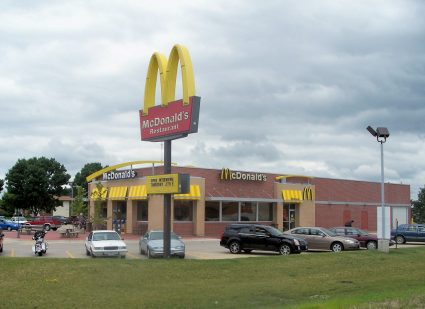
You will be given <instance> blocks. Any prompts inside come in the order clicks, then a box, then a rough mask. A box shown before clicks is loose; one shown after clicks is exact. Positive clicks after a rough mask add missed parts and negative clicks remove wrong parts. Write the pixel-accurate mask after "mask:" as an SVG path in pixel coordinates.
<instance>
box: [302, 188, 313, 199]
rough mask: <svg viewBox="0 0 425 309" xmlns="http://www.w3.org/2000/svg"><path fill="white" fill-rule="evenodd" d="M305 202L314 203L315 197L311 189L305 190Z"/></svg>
mask: <svg viewBox="0 0 425 309" xmlns="http://www.w3.org/2000/svg"><path fill="white" fill-rule="evenodd" d="M303 200H304V201H312V200H314V197H313V190H312V189H311V187H305V188H304V190H303Z"/></svg>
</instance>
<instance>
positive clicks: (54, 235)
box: [3, 231, 140, 240]
mask: <svg viewBox="0 0 425 309" xmlns="http://www.w3.org/2000/svg"><path fill="white" fill-rule="evenodd" d="M3 233H4V238H5V239H7V238H9V239H14V240H32V236H33V235H34V234H22V233H19V238H18V232H16V231H10V232H9V231H3ZM87 235H89V232H85V233H84V232H81V233H80V234H79V235H78V237H72V238H67V237H63V236H61V235H60V234H59V232H58V231H48V232H47V233H46V236H45V238H44V239H45V240H64V239H72V240H85V239H86V237H87ZM121 237H122V238H124V239H125V240H126V239H128V240H138V239H139V238H140V235H134V234H124V233H122V234H121Z"/></svg>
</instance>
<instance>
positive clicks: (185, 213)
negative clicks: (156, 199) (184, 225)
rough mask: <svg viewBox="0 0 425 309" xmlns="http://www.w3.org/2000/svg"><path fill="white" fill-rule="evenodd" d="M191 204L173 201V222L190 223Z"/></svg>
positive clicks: (191, 214)
mask: <svg viewBox="0 0 425 309" xmlns="http://www.w3.org/2000/svg"><path fill="white" fill-rule="evenodd" d="M192 218H193V202H192V201H179V200H174V221H192Z"/></svg>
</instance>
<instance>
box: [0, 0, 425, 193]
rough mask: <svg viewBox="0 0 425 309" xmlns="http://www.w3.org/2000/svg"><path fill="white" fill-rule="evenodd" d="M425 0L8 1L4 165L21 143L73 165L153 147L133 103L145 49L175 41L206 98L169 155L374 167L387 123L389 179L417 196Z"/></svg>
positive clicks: (156, 153) (0, 127)
mask: <svg viewBox="0 0 425 309" xmlns="http://www.w3.org/2000/svg"><path fill="white" fill-rule="evenodd" d="M424 13H425V4H424V3H423V2H422V1H419V0H418V1H403V2H399V1H384V0H382V1H374V2H372V3H371V2H359V1H356V2H353V1H343V2H335V1H330V0H329V1H320V2H317V1H303V2H299V1H267V3H263V2H261V1H258V0H249V1H243V2H238V1H235V2H228V1H214V2H211V1H196V2H193V1H179V2H175V1H161V2H155V1H131V0H127V1H119V2H107V3H105V2H104V1H99V0H98V1H90V2H87V1H81V0H74V1H68V2H66V3H65V2H57V1H42V2H37V1H35V2H34V1H19V2H16V1H2V3H1V4H0V40H1V42H2V43H1V44H0V53H1V54H2V57H1V58H0V66H1V67H2V70H1V72H0V107H1V112H0V143H1V145H2V148H1V151H0V178H1V177H3V176H4V174H5V173H6V172H7V170H8V169H9V168H10V167H11V166H12V165H13V164H14V163H15V162H16V160H17V159H18V158H21V157H31V156H40V155H45V156H48V157H55V158H56V159H58V160H59V161H60V162H61V163H63V164H64V165H65V166H66V167H67V168H68V170H69V171H70V173H71V174H73V173H75V172H76V171H78V170H79V169H80V168H81V167H82V166H83V165H84V164H85V163H87V162H92V161H96V162H102V163H103V164H109V165H111V164H116V163H120V162H125V161H132V160H143V159H146V160H148V159H159V158H161V156H162V154H161V144H159V143H146V142H143V143H142V142H141V141H140V136H139V127H138V126H139V124H138V118H137V117H138V114H137V113H138V110H139V109H140V108H141V106H142V101H143V92H144V80H145V77H146V71H147V66H148V61H149V58H150V56H151V54H152V53H153V52H154V51H160V52H162V53H163V54H165V55H167V56H168V53H169V51H170V49H171V47H172V46H173V44H175V43H181V44H184V45H186V46H187V47H188V48H189V50H190V52H191V56H192V61H193V64H194V70H195V78H196V87H197V94H198V95H200V96H201V97H202V101H201V115H200V128H199V133H198V134H196V135H193V136H190V137H188V138H187V139H182V140H177V141H175V142H174V143H173V161H176V162H178V163H180V164H182V165H185V164H188V165H198V166H204V167H213V168H221V167H222V166H229V167H231V168H235V169H236V168H237V169H248V170H259V171H270V172H278V173H306V174H310V175H313V176H323V177H335V178H349V179H365V180H371V181H379V145H378V143H376V141H374V140H373V138H372V137H371V136H370V135H368V132H367V131H366V130H365V128H366V126H367V125H372V126H375V127H376V126H387V127H388V128H389V129H390V131H391V137H390V139H389V141H388V143H386V144H385V154H386V157H385V158H386V169H387V170H388V171H387V172H386V176H387V179H388V181H392V182H397V183H399V182H403V183H410V184H411V186H412V197H416V192H417V190H418V188H419V187H421V186H422V185H423V183H424V176H425V175H424V173H423V172H422V171H423V170H425V163H423V160H422V159H421V158H423V155H424V152H425V146H424V132H425V125H424V123H425V122H424V121H423V119H424V117H425V108H424V107H423V102H424V98H425V90H424V89H425V78H424V76H425V74H424V73H425V56H424V55H425V43H424V40H423V37H424V34H425V33H424V32H425V30H424V29H425V20H424V19H423V18H422V16H424ZM178 83H181V79H180V77H179V79H178ZM176 97H177V98H178V97H181V87H177V90H176ZM157 102H159V98H157Z"/></svg>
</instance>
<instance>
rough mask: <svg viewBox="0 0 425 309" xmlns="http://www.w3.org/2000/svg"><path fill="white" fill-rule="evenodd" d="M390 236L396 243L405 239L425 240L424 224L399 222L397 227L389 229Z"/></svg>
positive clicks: (400, 242) (402, 242)
mask: <svg viewBox="0 0 425 309" xmlns="http://www.w3.org/2000/svg"><path fill="white" fill-rule="evenodd" d="M391 237H392V238H393V239H395V241H396V242H397V243H398V244H404V243H405V242H407V241H418V242H424V241H425V224H416V223H415V224H401V225H399V226H398V228H396V229H393V230H391Z"/></svg>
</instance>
